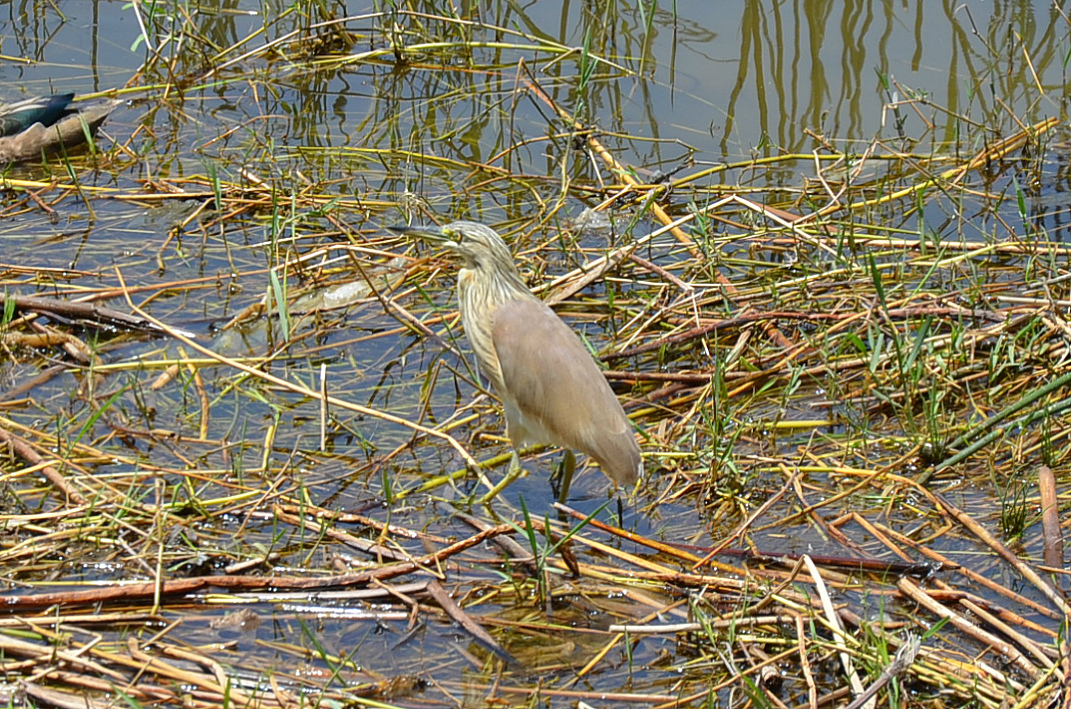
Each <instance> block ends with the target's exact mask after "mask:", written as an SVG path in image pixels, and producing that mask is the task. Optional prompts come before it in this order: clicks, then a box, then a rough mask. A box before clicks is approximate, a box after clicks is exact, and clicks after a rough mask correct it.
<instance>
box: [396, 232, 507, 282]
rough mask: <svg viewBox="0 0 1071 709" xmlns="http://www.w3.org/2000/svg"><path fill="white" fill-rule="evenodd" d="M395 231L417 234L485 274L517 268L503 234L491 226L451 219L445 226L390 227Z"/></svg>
mask: <svg viewBox="0 0 1071 709" xmlns="http://www.w3.org/2000/svg"><path fill="white" fill-rule="evenodd" d="M388 229H390V230H391V231H393V232H395V233H397V234H406V235H408V236H417V237H420V238H421V239H424V240H425V241H429V242H431V243H433V244H439V245H440V246H442V247H443V248H445V249H446V250H447V251H450V252H452V253H456V254H458V255H459V256H461V258H462V259H464V261H465V267H466V268H469V269H471V270H473V271H476V272H477V273H481V274H486V275H497V274H514V273H516V272H517V267H516V266H515V265H514V264H513V256H511V255H510V252H509V247H508V246H506V242H505V241H503V240H502V237H501V236H499V235H498V232H496V231H495V230H494V229H492V228H491V227H489V226H484V225H483V224H479V223H477V222H465V221H460V222H451V223H449V224H446V225H445V226H441V227H439V226H422V225H416V226H392V227H388Z"/></svg>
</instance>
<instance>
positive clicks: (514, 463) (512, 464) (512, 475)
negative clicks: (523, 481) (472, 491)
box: [479, 451, 528, 505]
mask: <svg viewBox="0 0 1071 709" xmlns="http://www.w3.org/2000/svg"><path fill="white" fill-rule="evenodd" d="M527 474H528V471H527V470H525V469H524V468H522V467H521V458H520V456H518V455H517V451H513V457H512V458H510V461H509V472H507V473H506V476H505V477H504V478H502V479H501V480H499V481H498V484H497V485H495V486H494V487H493V488H491V490H490V491H489V492H488V493H487V494H486V495H484V496H483V497H481V498H480V500H479V502H480V504H481V505H486V504H487V503H488V502H490V501H491V500H493V499H495V497H497V496H498V493H500V492H502V491H503V490H505V489H506V488H507V487H509V486H510V484H511V483H512V482H513V481H514V480H516V479H517V478H521V477H524V476H525V475H527Z"/></svg>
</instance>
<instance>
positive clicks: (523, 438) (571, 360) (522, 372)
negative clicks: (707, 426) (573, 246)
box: [390, 221, 643, 502]
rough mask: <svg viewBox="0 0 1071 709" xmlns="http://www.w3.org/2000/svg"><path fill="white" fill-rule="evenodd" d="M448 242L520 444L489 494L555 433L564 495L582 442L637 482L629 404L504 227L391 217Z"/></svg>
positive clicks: (626, 480) (472, 324)
mask: <svg viewBox="0 0 1071 709" xmlns="http://www.w3.org/2000/svg"><path fill="white" fill-rule="evenodd" d="M390 230H391V231H394V232H396V233H399V234H406V235H411V236H418V237H421V238H423V239H425V240H427V241H431V242H433V243H437V244H440V245H442V246H444V247H445V248H446V249H447V251H450V252H451V253H454V254H456V255H458V256H460V257H461V260H462V261H463V266H462V268H461V272H460V274H459V277H458V281H457V292H458V301H459V305H460V309H461V321H462V324H463V325H464V328H465V334H466V335H467V336H468V339H469V342H470V343H471V345H472V349H473V350H474V351H475V353H476V361H477V362H478V363H479V365H480V371H482V372H483V373H484V376H486V377H487V378H488V379H489V380H490V381H491V386H492V387H493V388H494V390H495V392H496V393H497V394H498V396H499V398H500V399H501V400H502V407H503V409H504V410H505V414H506V434H507V435H508V436H509V439H510V442H511V443H512V444H513V448H514V451H513V458H512V462H511V464H510V470H509V473H508V474H507V475H506V477H505V478H504V479H503V480H502V482H500V483H499V484H498V485H496V486H495V487H494V489H492V490H491V491H490V492H488V493H487V494H486V495H485V496H484V497H483V498H482V500H481V501H483V502H486V501H488V500H490V499H492V498H493V497H494V496H495V495H497V494H498V493H499V492H501V491H502V490H503V489H504V488H505V487H506V486H507V485H509V484H510V483H511V482H513V480H515V479H516V478H517V477H519V476H520V475H521V474H523V470H522V468H521V464H520V460H519V458H518V456H517V449H518V448H520V447H523V446H527V445H533V444H542V443H551V444H555V445H558V446H561V447H562V448H564V449H565V453H566V460H565V474H564V475H563V479H562V488H561V493H560V495H559V500H564V499H565V498H566V496H567V495H568V492H569V483H570V481H571V476H572V469H573V467H574V465H575V458H573V453H572V451H573V450H578V451H580V452H582V453H584V454H586V455H588V456H589V457H591V458H594V459H595V460H596V461H597V462H598V463H599V465H600V466H601V467H602V470H603V472H604V473H606V475H607V476H608V477H609V478H610V479H611V480H613V481H614V482H615V483H617V484H619V485H622V486H624V487H625V489H626V490H631V489H632V487H633V486H634V485H635V484H636V481H637V480H638V479H639V477H640V476H641V475H642V474H643V459H642V458H641V457H640V448H639V446H638V445H637V444H636V439H635V438H634V437H633V435H632V426H631V424H630V423H629V420H628V417H627V416H625V411H624V409H622V408H621V404H620V402H618V400H617V397H616V396H614V392H613V390H611V389H610V385H609V384H607V383H606V378H605V377H603V375H602V372H601V371H600V370H599V367H598V365H597V364H595V361H594V360H593V359H592V357H591V355H590V354H589V353H588V351H587V349H586V348H585V347H584V344H583V343H582V342H581V341H580V338H579V337H577V336H576V334H575V333H574V332H573V331H572V330H570V329H569V326H568V325H566V324H565V323H564V322H562V320H561V318H559V317H558V316H557V315H556V314H555V313H554V311H553V310H551V309H550V308H549V307H547V305H546V304H545V303H544V302H543V301H541V300H540V299H539V298H537V297H536V296H535V295H533V294H532V292H531V291H530V290H528V287H527V286H526V285H525V283H524V281H523V280H522V279H521V274H520V273H518V271H517V267H516V266H515V265H514V263H513V257H512V256H511V255H510V252H509V248H507V246H506V242H504V241H503V240H502V237H501V236H499V235H498V233H497V232H495V231H494V230H493V229H491V228H490V227H486V226H484V225H483V224H477V223H476V222H465V221H459V222H453V223H451V224H447V225H446V226H443V227H430V226H411V227H405V226H398V227H390Z"/></svg>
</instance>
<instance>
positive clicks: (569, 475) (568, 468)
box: [558, 448, 576, 505]
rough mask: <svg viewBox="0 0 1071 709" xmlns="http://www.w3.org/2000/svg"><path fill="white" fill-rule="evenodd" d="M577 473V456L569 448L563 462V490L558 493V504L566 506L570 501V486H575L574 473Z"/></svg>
mask: <svg viewBox="0 0 1071 709" xmlns="http://www.w3.org/2000/svg"><path fill="white" fill-rule="evenodd" d="M575 472H576V455H575V454H574V453H573V451H572V450H570V449H569V448H566V449H565V458H564V459H563V460H562V479H561V486H562V489H561V491H560V492H559V493H558V504H559V505H564V504H565V501H566V500H568V499H569V486H570V485H572V484H573V473H575Z"/></svg>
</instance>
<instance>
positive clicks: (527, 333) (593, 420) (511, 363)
mask: <svg viewBox="0 0 1071 709" xmlns="http://www.w3.org/2000/svg"><path fill="white" fill-rule="evenodd" d="M491 332H492V337H493V339H494V346H495V352H496V354H497V355H498V363H499V367H500V369H501V372H502V382H503V386H504V388H505V389H506V391H500V392H499V395H500V396H501V397H502V399H503V401H504V402H505V404H506V406H507V410H508V408H509V407H510V406H512V407H514V408H515V409H516V411H517V412H518V413H520V415H521V416H522V417H523V418H524V419H526V420H527V421H529V422H531V423H532V424H534V425H531V426H529V429H530V430H532V431H535V430H536V429H541V430H542V432H545V433H548V434H550V436H551V440H549V441H544V442H547V443H557V444H559V445H562V446H566V447H568V448H573V449H576V450H579V451H581V452H583V453H586V454H587V455H590V456H591V457H593V458H595V460H597V461H598V462H599V464H600V465H602V467H603V470H604V471H606V474H607V475H609V476H610V477H611V478H613V479H614V480H615V481H617V482H618V483H620V484H622V485H625V486H631V485H633V484H634V483H635V482H636V479H637V477H638V476H639V474H640V473H641V472H642V465H643V464H642V461H641V458H640V450H639V446H637V445H636V439H635V438H633V436H632V426H631V425H630V424H629V421H628V418H627V417H626V416H625V412H624V410H623V409H622V408H621V404H620V403H619V402H618V400H617V397H616V396H614V392H613V390H611V389H610V385H609V384H607V383H606V378H605V377H603V375H602V372H601V371H600V370H599V367H598V365H597V364H595V360H593V359H592V357H591V354H590V353H589V352H588V351H587V349H586V348H585V347H584V345H583V343H582V342H581V341H580V338H578V337H577V336H576V334H575V333H574V332H573V331H572V330H570V329H569V327H568V326H567V325H566V324H565V323H564V322H562V320H561V318H559V317H558V316H557V315H556V314H555V313H554V311H553V310H551V309H550V308H548V307H547V306H546V305H545V304H544V303H543V302H542V301H540V300H539V299H537V298H534V297H533V298H518V299H514V300H511V301H509V302H507V303H505V304H503V305H500V306H499V307H498V308H497V309H496V310H495V314H494V323H493V326H492V331H491Z"/></svg>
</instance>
